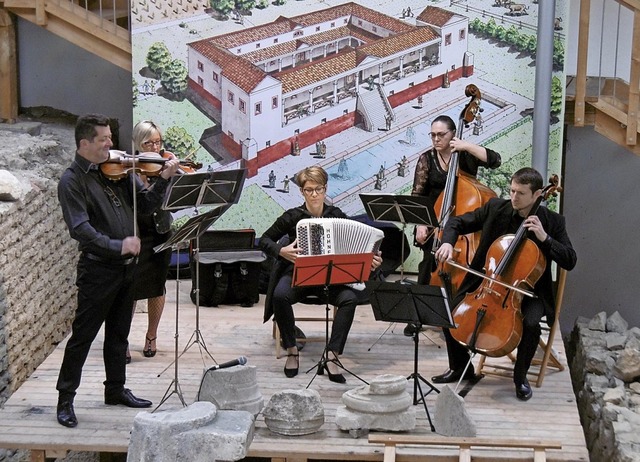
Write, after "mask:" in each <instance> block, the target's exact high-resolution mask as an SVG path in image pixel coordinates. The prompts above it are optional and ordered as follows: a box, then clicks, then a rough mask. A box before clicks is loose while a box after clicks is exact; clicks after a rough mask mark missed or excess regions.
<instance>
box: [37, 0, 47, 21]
mask: <svg viewBox="0 0 640 462" xmlns="http://www.w3.org/2000/svg"><path fill="white" fill-rule="evenodd" d="M36 24H37V25H39V26H43V27H46V26H47V10H46V3H45V0H36Z"/></svg>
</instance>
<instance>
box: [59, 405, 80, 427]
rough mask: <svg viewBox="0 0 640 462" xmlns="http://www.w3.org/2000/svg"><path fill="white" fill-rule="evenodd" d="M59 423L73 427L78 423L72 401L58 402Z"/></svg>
mask: <svg viewBox="0 0 640 462" xmlns="http://www.w3.org/2000/svg"><path fill="white" fill-rule="evenodd" d="M56 412H57V416H58V423H59V424H60V425H64V426H65V427H69V428H73V427H75V426H76V425H78V419H76V413H75V412H73V403H72V402H71V401H63V402H62V403H58V409H57V411H56Z"/></svg>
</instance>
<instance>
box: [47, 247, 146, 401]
mask: <svg viewBox="0 0 640 462" xmlns="http://www.w3.org/2000/svg"><path fill="white" fill-rule="evenodd" d="M77 270H78V272H77V279H76V286H77V287H78V307H77V309H76V315H75V318H74V320H73V324H72V332H71V337H70V338H69V341H68V342H67V345H66V347H65V350H64V358H63V360H62V366H61V367H60V374H59V375H58V383H57V385H56V389H57V390H58V394H59V398H58V399H59V400H60V401H67V400H69V401H73V398H74V397H75V395H76V390H77V389H78V387H79V386H80V380H81V378H82V368H83V366H84V363H85V361H86V360H87V356H88V355H89V350H90V348H91V344H92V343H93V341H94V340H95V338H96V335H97V334H98V332H99V331H100V328H101V327H102V325H103V324H104V345H103V350H102V354H103V359H104V368H105V374H106V380H105V382H104V386H105V394H114V393H118V392H120V391H122V389H123V388H124V384H125V381H126V354H127V346H128V341H127V337H128V336H129V330H130V328H131V317H132V310H133V277H134V273H135V264H130V265H126V266H124V265H110V264H107V263H102V262H97V261H93V260H89V259H87V258H86V257H82V256H81V257H80V260H79V261H78V268H77Z"/></svg>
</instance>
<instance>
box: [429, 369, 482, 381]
mask: <svg viewBox="0 0 640 462" xmlns="http://www.w3.org/2000/svg"><path fill="white" fill-rule="evenodd" d="M463 371H464V367H463V368H462V369H456V370H451V369H447V371H446V372H445V373H444V374H440V375H434V376H433V377H431V381H432V382H433V383H452V382H457V381H458V380H460V377H462V372H463ZM475 376H476V375H475V373H474V372H473V368H472V367H469V369H467V372H466V373H465V374H464V379H465V380H471V379H473V378H475Z"/></svg>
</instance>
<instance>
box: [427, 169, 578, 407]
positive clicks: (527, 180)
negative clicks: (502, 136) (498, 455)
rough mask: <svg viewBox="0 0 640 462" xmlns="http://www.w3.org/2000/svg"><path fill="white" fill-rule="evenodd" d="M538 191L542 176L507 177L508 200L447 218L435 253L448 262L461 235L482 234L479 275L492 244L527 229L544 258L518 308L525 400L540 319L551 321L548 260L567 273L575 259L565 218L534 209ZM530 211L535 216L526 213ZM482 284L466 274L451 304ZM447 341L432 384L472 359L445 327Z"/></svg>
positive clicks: (519, 382) (520, 388)
mask: <svg viewBox="0 0 640 462" xmlns="http://www.w3.org/2000/svg"><path fill="white" fill-rule="evenodd" d="M542 187H543V181H542V176H541V175H540V173H539V172H538V171H536V170H534V169H532V168H528V167H527V168H523V169H520V170H518V171H517V172H515V173H514V174H513V175H512V177H511V186H510V199H500V198H494V199H491V200H490V201H489V202H488V203H487V204H485V205H483V206H482V207H480V208H478V209H476V210H474V211H472V212H468V213H465V214H463V215H460V216H456V217H453V218H451V219H450V220H449V221H448V222H447V224H446V226H445V228H444V233H443V236H442V244H441V246H440V247H439V248H438V250H437V251H436V255H435V256H436V258H437V260H438V261H446V260H449V259H450V258H451V256H452V255H453V246H452V243H454V242H455V241H456V239H457V237H458V236H459V235H461V234H467V233H470V232H475V231H478V230H482V237H481V240H480V244H479V246H478V249H477V250H476V254H475V257H474V259H473V261H472V263H471V268H472V269H474V270H476V271H482V269H483V267H484V266H486V265H485V260H486V257H487V253H488V251H489V248H490V247H491V244H492V243H493V242H494V241H495V240H496V239H499V238H500V237H502V236H504V235H505V234H514V233H515V232H516V231H517V230H518V229H519V228H520V227H521V226H523V227H524V228H525V229H526V230H527V231H528V233H527V234H528V237H529V239H530V240H531V241H533V243H534V244H535V245H536V246H537V247H538V248H539V249H540V251H541V253H542V255H544V257H545V258H544V261H545V267H544V271H543V273H542V275H541V276H540V278H539V279H538V280H537V282H536V283H535V285H534V287H533V293H534V295H535V297H524V298H523V300H522V304H521V312H522V315H523V319H522V324H523V325H522V338H521V340H520V344H519V345H518V352H517V356H516V363H515V367H514V372H513V380H514V383H515V387H516V397H517V398H518V399H520V400H523V401H526V400H528V399H529V398H531V396H532V394H533V393H532V391H531V387H530V386H529V382H528V381H527V371H528V370H529V367H530V366H531V361H532V360H533V357H534V355H535V353H536V348H537V347H538V341H539V339H540V320H541V319H542V317H543V316H544V315H546V316H547V322H548V323H549V324H550V325H551V324H552V323H553V321H554V315H555V302H554V294H553V285H552V279H551V262H552V261H555V262H556V263H557V264H558V265H559V266H560V267H561V268H564V269H566V270H571V269H573V267H574V266H575V265H576V260H577V259H576V253H575V251H574V250H573V247H572V245H571V241H570V240H569V235H568V234H567V231H566V229H565V220H564V217H563V216H562V215H559V214H557V213H555V212H552V211H550V210H549V209H547V208H546V207H543V206H539V207H537V205H538V204H539V201H538V199H539V197H540V196H541V194H542ZM535 207H537V209H535ZM532 210H535V213H530V212H531V211H532ZM517 263H518V262H515V264H517ZM481 282H482V278H481V277H479V276H477V275H474V274H472V273H468V274H467V276H466V277H465V279H464V281H463V282H462V284H461V285H460V287H459V290H458V295H457V297H456V299H455V300H454V302H453V306H458V304H459V303H460V302H461V301H462V300H463V299H464V298H465V295H466V294H467V293H468V292H472V291H473V290H475V289H476V288H477V287H478V286H479V285H480V283H481ZM445 338H446V341H447V352H448V355H449V370H447V371H446V372H445V373H443V374H441V375H437V376H435V377H432V380H433V382H435V383H449V382H456V381H457V380H459V379H460V377H462V374H463V373H464V370H465V367H466V365H467V363H468V362H469V358H470V354H469V351H468V350H467V348H466V347H464V346H463V345H461V344H460V343H458V342H457V341H456V340H455V339H454V338H453V336H452V334H451V332H450V331H449V330H448V329H445ZM473 375H474V373H473V369H472V368H469V369H468V370H467V372H466V373H465V376H464V378H465V379H469V378H472V377H473Z"/></svg>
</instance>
